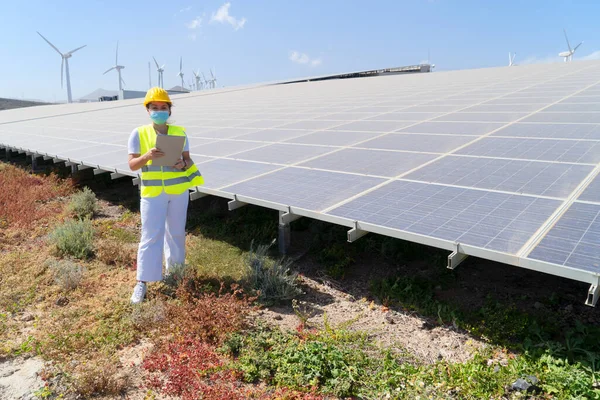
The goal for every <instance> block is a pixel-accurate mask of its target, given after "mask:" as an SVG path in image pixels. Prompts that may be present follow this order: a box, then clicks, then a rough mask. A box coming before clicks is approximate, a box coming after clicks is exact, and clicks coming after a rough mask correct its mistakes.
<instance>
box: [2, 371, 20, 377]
mask: <svg viewBox="0 0 600 400" xmlns="http://www.w3.org/2000/svg"><path fill="white" fill-rule="evenodd" d="M17 371H18V369H9V370H8V371H5V372H3V373H1V374H0V378H6V377H7V376H11V375H12V374H14V373H15V372H17Z"/></svg>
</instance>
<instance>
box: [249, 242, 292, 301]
mask: <svg viewBox="0 0 600 400" xmlns="http://www.w3.org/2000/svg"><path fill="white" fill-rule="evenodd" d="M271 245H272V244H271ZM271 245H269V246H265V245H262V246H258V248H257V249H256V251H254V249H253V248H250V253H249V254H248V256H247V258H246V263H247V266H248V269H249V274H248V276H249V280H250V284H251V285H252V288H253V289H255V290H257V291H258V292H259V300H260V301H262V302H265V303H272V302H279V301H285V300H291V299H293V298H294V297H296V296H298V295H299V294H301V293H302V292H301V290H300V288H299V287H298V283H297V281H296V279H297V277H298V274H296V273H294V272H291V271H290V266H291V265H292V261H291V260H290V259H286V258H281V259H280V260H277V261H274V260H272V259H270V258H269V257H268V255H267V253H268V251H269V249H270V247H271Z"/></svg>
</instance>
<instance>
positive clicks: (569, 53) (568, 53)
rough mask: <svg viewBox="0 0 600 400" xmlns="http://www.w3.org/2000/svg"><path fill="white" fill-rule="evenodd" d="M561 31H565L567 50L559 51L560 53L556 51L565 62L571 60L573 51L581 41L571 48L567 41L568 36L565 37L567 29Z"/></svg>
mask: <svg viewBox="0 0 600 400" xmlns="http://www.w3.org/2000/svg"><path fill="white" fill-rule="evenodd" d="M563 32H564V33H565V39H566V40H567V47H568V48H569V51H563V52H560V53H558V56H559V57H564V59H565V62H571V61H573V54H575V51H576V50H577V48H578V47H579V46H581V45H582V44H583V42H581V43H579V44H578V45H577V46H575V47H574V48H571V44H570V43H569V38H568V37H567V31H566V30H564V29H563Z"/></svg>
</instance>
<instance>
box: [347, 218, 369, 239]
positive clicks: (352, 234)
mask: <svg viewBox="0 0 600 400" xmlns="http://www.w3.org/2000/svg"><path fill="white" fill-rule="evenodd" d="M367 233H369V232H367V231H363V230H362V229H360V228H359V227H358V222H357V221H354V228H352V229H350V230H349V231H348V242H350V243H352V242H356V241H357V240H358V239H360V238H361V237H363V236H365V235H366V234H367Z"/></svg>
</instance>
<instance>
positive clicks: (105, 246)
mask: <svg viewBox="0 0 600 400" xmlns="http://www.w3.org/2000/svg"><path fill="white" fill-rule="evenodd" d="M94 255H95V256H96V259H98V260H99V261H102V262H103V263H104V264H106V265H115V266H120V267H130V266H132V265H133V263H134V262H135V260H136V249H135V247H133V245H129V244H127V243H123V242H120V241H117V240H115V239H100V240H98V241H97V242H96V244H95V246H94Z"/></svg>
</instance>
